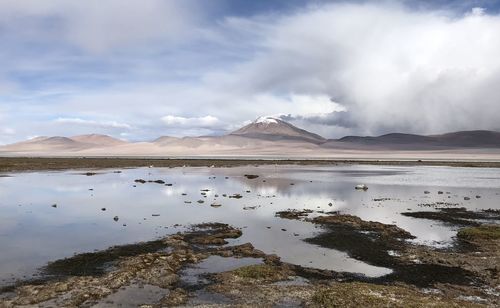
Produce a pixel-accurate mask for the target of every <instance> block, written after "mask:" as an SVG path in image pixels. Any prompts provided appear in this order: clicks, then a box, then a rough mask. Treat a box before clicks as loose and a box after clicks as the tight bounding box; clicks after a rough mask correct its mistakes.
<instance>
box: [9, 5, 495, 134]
mask: <svg viewBox="0 0 500 308" xmlns="http://www.w3.org/2000/svg"><path fill="white" fill-rule="evenodd" d="M326 2H330V1H326ZM411 2H412V1H403V2H399V1H384V2H372V1H356V2H354V3H353V2H343V3H333V4H331V3H330V4H328V3H326V4H325V3H323V2H322V1H315V2H314V4H310V5H306V4H305V5H303V6H302V7H300V6H299V5H294V6H293V9H292V8H289V9H287V10H282V11H280V10H279V9H277V10H272V11H264V12H261V13H260V14H259V12H258V11H257V14H254V15H250V14H247V15H245V14H241V12H240V13H239V14H237V16H236V15H231V12H227V11H223V10H222V11H221V12H220V14H219V15H217V16H210V17H211V18H207V15H204V17H203V16H202V17H200V16H199V15H200V14H206V12H205V8H207V7H208V6H209V5H208V4H206V3H209V2H208V1H193V0H186V1H169V0H165V1H162V0H146V1H128V2H126V3H125V2H123V1H118V0H102V1H97V0H90V1H65V0H47V1H37V0H26V1H0V29H2V31H1V32H0V39H2V42H3V43H4V44H3V48H2V50H1V51H0V62H2V63H3V65H2V67H0V108H3V109H2V110H1V111H2V112H3V113H4V114H5V116H4V118H3V119H1V120H2V125H4V126H8V127H11V128H12V129H14V130H15V132H16V133H15V135H14V137H12V138H17V139H21V138H23V137H24V136H28V135H33V134H40V135H57V134H66V133H68V134H69V133H71V134H76V133H88V132H93V131H94V130H99V131H104V132H106V133H110V134H120V133H124V131H126V132H125V133H126V134H127V137H128V138H131V139H133V140H144V139H153V138H155V137H157V136H159V135H162V134H169V135H170V134H174V135H177V136H182V135H190V134H191V135H192V134H199V135H201V134H221V133H224V132H227V131H231V130H233V129H236V128H238V127H239V126H240V125H242V124H243V123H244V122H245V121H247V120H252V119H255V118H257V117H258V116H261V115H279V116H281V117H282V118H283V119H286V120H289V121H292V122H294V124H297V125H299V126H302V127H304V128H306V129H310V130H312V131H314V132H317V133H320V134H322V135H324V136H326V137H341V136H342V135H343V134H382V133H387V132H394V131H400V132H412V133H439V132H446V131H456V130H466V129H500V124H498V116H497V115H498V114H500V104H499V103H498V94H497V92H498V91H496V88H497V85H498V84H499V83H500V57H498V54H500V35H499V34H500V16H499V15H498V14H497V13H491V12H490V11H488V10H484V9H482V8H474V9H473V8H472V7H469V8H468V9H467V11H466V12H465V13H464V11H463V7H464V5H465V4H462V5H460V6H457V7H460V9H452V8H449V7H444V8H440V9H435V8H433V7H431V6H426V7H424V8H420V7H418V8H416V7H415V6H410V5H409V4H408V3H411ZM440 2H446V1H440ZM212 3H213V2H210V5H212ZM308 3H310V2H308ZM447 3H448V2H447ZM463 3H467V2H466V1H464V2H463ZM474 3H479V2H474ZM97 4H98V5H97ZM466 5H469V4H466ZM476 5H477V4H476ZM200 7H201V8H203V9H201V8H200ZM453 7H455V6H453ZM195 11H196V12H201V11H203V13H195ZM243 11H244V10H243ZM253 12H254V13H255V11H253ZM199 20H203V22H202V23H201V24H200V23H199ZM54 115H78V117H77V118H72V117H65V118H61V119H58V120H56V121H54V120H53V119H54ZM161 115H165V117H163V118H160V117H161ZM208 115H209V116H208ZM109 119H113V120H116V122H113V121H108V120H109ZM125 123H126V124H125ZM62 124H64V125H62ZM61 130H63V131H62V132H61Z"/></svg>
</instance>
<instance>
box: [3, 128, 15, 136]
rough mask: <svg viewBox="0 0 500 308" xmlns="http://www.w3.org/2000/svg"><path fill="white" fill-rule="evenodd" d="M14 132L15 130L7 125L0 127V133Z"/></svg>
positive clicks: (11, 133) (9, 133) (8, 133)
mask: <svg viewBox="0 0 500 308" xmlns="http://www.w3.org/2000/svg"><path fill="white" fill-rule="evenodd" d="M15 133H16V131H15V130H14V129H12V128H9V127H5V128H1V127H0V135H14V134H15Z"/></svg>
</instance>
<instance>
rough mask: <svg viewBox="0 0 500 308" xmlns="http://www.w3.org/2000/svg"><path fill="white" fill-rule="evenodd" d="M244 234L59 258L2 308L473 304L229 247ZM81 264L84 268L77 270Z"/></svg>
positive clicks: (202, 230) (200, 234)
mask: <svg viewBox="0 0 500 308" xmlns="http://www.w3.org/2000/svg"><path fill="white" fill-rule="evenodd" d="M487 232H489V231H487ZM390 233H391V234H392V232H390ZM241 234H242V233H241V230H238V229H235V228H232V227H230V226H228V225H225V224H220V223H210V224H202V225H197V226H195V227H193V229H192V230H190V231H188V232H185V233H179V234H176V235H172V236H168V237H166V238H164V239H161V240H158V241H153V242H149V243H141V244H136V245H126V246H121V247H113V248H110V249H108V250H104V251H101V252H97V253H90V254H81V255H77V256H75V257H72V258H68V259H65V260H60V261H56V262H53V263H51V264H50V265H49V266H48V267H47V274H49V273H50V274H51V275H52V276H49V277H47V279H46V280H45V281H43V280H40V281H38V282H37V283H36V284H33V283H29V282H28V283H24V284H19V285H18V286H14V287H13V288H12V290H10V292H6V293H4V294H3V295H2V297H0V298H1V299H0V307H16V306H20V305H36V306H38V307H50V306H52V307H54V306H58V307H59V306H79V307H91V306H94V305H98V306H102V307H113V306H116V305H132V304H133V305H136V306H139V305H149V306H150V307H164V306H177V305H186V306H194V305H214V304H215V305H221V304H227V305H236V306H241V307H253V306H256V305H263V306H274V305H280V306H308V307H330V306H342V307H357V306H359V305H370V306H374V305H382V306H387V305H390V306H395V307H398V306H399V307H405V306H407V305H408V304H419V305H427V304H430V303H435V304H437V305H438V306H443V307H459V306H466V307H473V306H474V305H475V304H474V303H471V302H470V301H465V300H464V299H463V298H460V297H459V296H449V295H448V294H446V293H443V292H440V291H439V292H437V291H436V292H437V293H436V292H433V293H429V292H427V291H425V290H422V289H419V288H417V287H415V286H412V285H409V284H404V283H401V282H397V284H394V283H388V282H384V283H381V282H380V281H371V282H370V281H367V279H366V278H363V277H360V276H356V275H352V274H348V273H337V272H333V271H327V270H317V269H310V268H305V267H301V266H297V265H292V264H288V263H284V262H281V260H280V258H279V257H278V256H276V255H267V254H265V253H263V252H262V251H259V250H257V249H255V248H254V247H253V246H252V244H250V243H246V244H241V245H233V246H230V245H227V244H226V243H227V239H230V238H238V237H239V236H241ZM468 234H470V232H469V233H468ZM469 236H470V235H469ZM141 250H143V251H141ZM214 258H215V259H214ZM208 260H212V263H210V262H208V263H207V264H209V265H211V267H214V266H215V269H214V268H210V269H208V270H207V271H209V272H210V273H204V269H203V268H200V269H199V270H197V269H196V266H197V264H203V263H205V262H207V261H208ZM214 260H215V261H216V263H213V261H214ZM237 260H242V261H245V262H247V263H248V262H250V263H253V264H252V265H248V266H240V267H236V268H234V269H230V270H227V268H228V266H221V264H225V263H232V264H239V263H238V262H239V261H237ZM249 260H255V261H249ZM87 261H88V262H87ZM55 264H56V265H57V266H54V265H55ZM81 264H85V266H84V267H83V268H82V267H81ZM103 264H107V265H108V268H107V270H105V271H102V270H100V269H99V268H101V267H102V266H103ZM214 264H216V265H214ZM217 264H219V265H217ZM231 266H232V265H230V266H229V268H231ZM77 268H79V270H77ZM218 268H220V270H218ZM54 270H55V273H54V272H53V271H54ZM189 273H191V274H189ZM193 273H195V275H196V277H195V279H193V277H192V276H193ZM55 274H57V279H54V275H55ZM186 275H187V276H186ZM190 275H191V276H190Z"/></svg>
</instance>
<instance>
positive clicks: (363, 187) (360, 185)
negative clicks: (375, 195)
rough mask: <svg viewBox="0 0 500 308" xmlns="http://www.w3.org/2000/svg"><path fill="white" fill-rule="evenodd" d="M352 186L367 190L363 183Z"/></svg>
mask: <svg viewBox="0 0 500 308" xmlns="http://www.w3.org/2000/svg"><path fill="white" fill-rule="evenodd" d="M354 188H355V189H357V190H368V186H366V185H365V184H358V185H356V187H354Z"/></svg>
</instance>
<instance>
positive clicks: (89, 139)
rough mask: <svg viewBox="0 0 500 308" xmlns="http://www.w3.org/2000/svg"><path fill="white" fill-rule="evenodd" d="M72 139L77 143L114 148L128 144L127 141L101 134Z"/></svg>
mask: <svg viewBox="0 0 500 308" xmlns="http://www.w3.org/2000/svg"><path fill="white" fill-rule="evenodd" d="M70 139H71V140H74V141H76V142H82V143H88V144H94V145H100V146H113V145H121V144H126V143H127V142H126V141H123V140H120V139H116V138H113V137H111V136H108V135H99V134H89V135H79V136H73V137H70Z"/></svg>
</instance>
